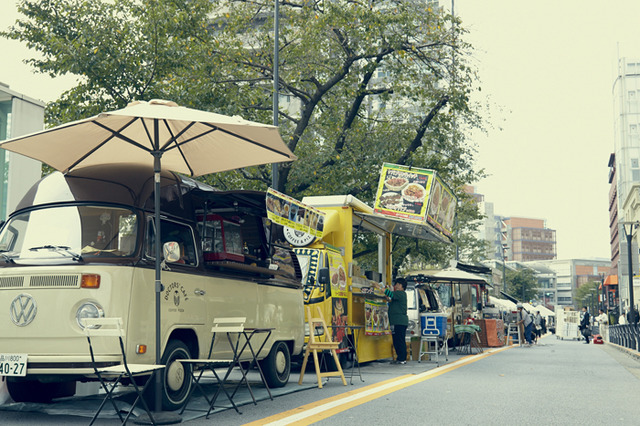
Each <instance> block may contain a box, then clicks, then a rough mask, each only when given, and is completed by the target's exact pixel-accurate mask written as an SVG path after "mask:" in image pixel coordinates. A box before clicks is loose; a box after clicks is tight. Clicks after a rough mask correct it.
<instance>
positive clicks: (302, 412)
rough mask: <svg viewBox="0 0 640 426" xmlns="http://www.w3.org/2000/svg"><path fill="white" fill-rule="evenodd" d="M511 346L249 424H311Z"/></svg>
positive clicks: (252, 425) (277, 425) (343, 394)
mask: <svg viewBox="0 0 640 426" xmlns="http://www.w3.org/2000/svg"><path fill="white" fill-rule="evenodd" d="M511 347H513V346H505V347H501V348H496V349H489V350H485V351H484V352H483V353H481V354H478V355H470V356H466V357H464V358H461V359H459V360H457V361H455V362H453V363H451V364H447V365H443V366H442V367H438V368H434V369H433V370H429V371H425V372H424V373H420V374H407V375H404V376H400V377H394V378H393V379H389V380H385V381H383V382H379V383H375V384H373V385H369V386H365V387H364V388H362V389H358V390H354V391H349V392H345V393H342V394H340V395H336V396H333V397H330V398H326V399H323V400H320V401H316V402H313V403H311V404H307V405H303V406H301V407H298V408H294V409H292V410H289V411H285V412H283V413H279V414H275V415H273V416H270V417H266V418H264V419H260V420H256V421H254V422H251V423H247V426H254V425H256V426H257V425H269V426H284V425H296V426H297V425H309V424H312V423H315V422H317V421H319V420H322V419H326V418H328V417H331V416H333V415H335V414H338V413H341V412H343V411H346V410H348V409H349V408H353V407H356V406H358V405H361V404H363V403H365V402H368V401H372V400H374V399H377V398H380V397H381V396H384V395H388V394H390V393H392V392H395V391H397V390H399V389H403V388H406V387H409V386H412V385H415V384H417V383H420V382H424V381H425V380H429V379H432V378H434V377H438V376H440V375H441V374H444V373H448V372H449V371H452V370H455V369H457V368H460V367H462V366H464V365H468V364H471V363H474V362H476V361H480V360H481V359H483V358H486V357H488V356H491V355H493V354H496V353H498V352H501V351H504V350H506V349H509V348H511Z"/></svg>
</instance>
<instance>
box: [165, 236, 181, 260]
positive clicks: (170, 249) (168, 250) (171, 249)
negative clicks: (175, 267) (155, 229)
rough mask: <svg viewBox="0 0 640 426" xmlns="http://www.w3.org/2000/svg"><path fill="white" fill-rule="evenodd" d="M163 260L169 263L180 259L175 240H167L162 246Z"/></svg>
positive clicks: (178, 247)
mask: <svg viewBox="0 0 640 426" xmlns="http://www.w3.org/2000/svg"><path fill="white" fill-rule="evenodd" d="M162 254H163V255H164V260H165V261H166V262H169V263H173V262H177V261H178V260H180V244H178V243H177V242H175V241H168V242H166V243H164V245H163V246H162Z"/></svg>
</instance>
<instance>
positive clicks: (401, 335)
mask: <svg viewBox="0 0 640 426" xmlns="http://www.w3.org/2000/svg"><path fill="white" fill-rule="evenodd" d="M406 289H407V280H405V279H404V278H396V280H395V284H394V285H393V291H391V290H389V289H386V290H385V291H384V293H385V294H386V295H387V297H388V298H389V324H391V328H392V332H391V334H392V337H393V348H394V349H395V350H396V355H397V357H396V360H395V361H392V362H391V363H392V364H406V363H407V344H406V343H405V334H406V332H407V326H408V325H409V317H408V316H407V293H405V290H406Z"/></svg>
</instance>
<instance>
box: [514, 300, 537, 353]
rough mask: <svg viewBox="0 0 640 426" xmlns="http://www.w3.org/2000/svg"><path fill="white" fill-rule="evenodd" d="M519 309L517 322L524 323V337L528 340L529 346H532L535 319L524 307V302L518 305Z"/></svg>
mask: <svg viewBox="0 0 640 426" xmlns="http://www.w3.org/2000/svg"><path fill="white" fill-rule="evenodd" d="M516 308H517V309H518V316H517V320H516V324H518V325H522V327H523V328H524V339H525V340H526V341H527V346H531V343H532V342H531V330H532V329H533V320H532V319H531V316H530V315H529V313H528V312H527V311H526V309H524V308H523V307H522V303H518V304H517V305H516Z"/></svg>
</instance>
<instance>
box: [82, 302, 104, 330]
mask: <svg viewBox="0 0 640 426" xmlns="http://www.w3.org/2000/svg"><path fill="white" fill-rule="evenodd" d="M85 318H104V310H103V309H102V306H100V305H98V304H97V303H93V302H87V303H83V304H82V305H81V306H80V307H79V308H78V310H77V311H76V321H78V325H79V326H80V328H81V329H83V330H84V325H83V324H82V320H83V319H85Z"/></svg>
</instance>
